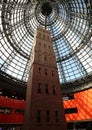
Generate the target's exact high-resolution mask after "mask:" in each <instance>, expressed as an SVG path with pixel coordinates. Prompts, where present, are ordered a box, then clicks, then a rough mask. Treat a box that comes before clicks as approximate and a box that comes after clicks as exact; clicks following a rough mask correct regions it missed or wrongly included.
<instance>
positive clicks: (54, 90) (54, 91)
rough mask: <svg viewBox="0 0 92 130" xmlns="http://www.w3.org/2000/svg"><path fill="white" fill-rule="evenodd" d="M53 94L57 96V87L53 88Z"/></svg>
mask: <svg viewBox="0 0 92 130" xmlns="http://www.w3.org/2000/svg"><path fill="white" fill-rule="evenodd" d="M53 94H54V95H55V94H56V86H53Z"/></svg>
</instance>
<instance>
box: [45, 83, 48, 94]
mask: <svg viewBox="0 0 92 130" xmlns="http://www.w3.org/2000/svg"><path fill="white" fill-rule="evenodd" d="M45 92H46V94H48V93H49V90H48V84H46V85H45Z"/></svg>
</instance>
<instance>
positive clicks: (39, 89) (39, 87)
mask: <svg viewBox="0 0 92 130" xmlns="http://www.w3.org/2000/svg"><path fill="white" fill-rule="evenodd" d="M37 91H38V93H41V83H38V90H37Z"/></svg>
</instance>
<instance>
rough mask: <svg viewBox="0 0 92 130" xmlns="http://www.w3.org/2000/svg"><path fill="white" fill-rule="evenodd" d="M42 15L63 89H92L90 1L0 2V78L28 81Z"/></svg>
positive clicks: (91, 4) (34, 0)
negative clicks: (51, 43) (48, 32)
mask: <svg viewBox="0 0 92 130" xmlns="http://www.w3.org/2000/svg"><path fill="white" fill-rule="evenodd" d="M45 12H46V13H47V23H46V28H47V30H50V32H51V37H52V41H53V49H54V52H55V55H56V61H57V68H58V73H59V79H60V83H61V86H62V89H63V90H66V89H67V90H68V92H74V91H77V90H78V91H79V90H82V89H86V88H89V87H92V84H91V81H92V1H91V0H1V1H0V75H1V76H4V77H5V78H9V79H11V78H10V77H12V79H13V80H14V81H16V82H21V83H26V82H27V80H28V74H29V68H30V65H29V59H30V55H31V53H32V46H33V39H34V33H35V31H36V28H37V26H40V27H42V28H44V27H45ZM85 83H86V84H85ZM88 83H89V84H90V85H88Z"/></svg>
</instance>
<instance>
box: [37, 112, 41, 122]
mask: <svg viewBox="0 0 92 130" xmlns="http://www.w3.org/2000/svg"><path fill="white" fill-rule="evenodd" d="M37 123H41V110H38V111H37Z"/></svg>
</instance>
